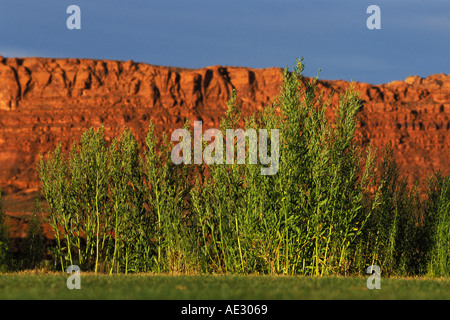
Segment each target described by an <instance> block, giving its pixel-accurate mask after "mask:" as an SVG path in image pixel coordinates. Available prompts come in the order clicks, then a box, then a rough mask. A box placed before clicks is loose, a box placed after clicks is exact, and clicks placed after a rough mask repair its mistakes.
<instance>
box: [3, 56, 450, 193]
mask: <svg viewBox="0 0 450 320" xmlns="http://www.w3.org/2000/svg"><path fill="white" fill-rule="evenodd" d="M281 71H282V70H281V69H279V68H269V69H250V68H243V67H222V66H213V67H207V68H203V69H198V70H193V69H180V68H171V67H159V66H152V65H148V64H144V63H135V62H133V61H127V62H120V61H106V60H85V59H46V58H24V59H17V58H10V59H6V58H1V57H0V83H1V85H0V186H2V187H3V188H4V190H5V191H6V192H7V193H8V192H9V193H11V192H14V190H24V189H29V188H36V187H37V186H38V185H39V179H38V177H37V174H36V170H35V169H36V164H37V161H38V159H39V155H40V153H43V154H45V153H46V152H48V151H50V150H52V149H54V147H55V146H56V145H57V144H58V143H59V142H61V143H62V144H63V147H64V148H65V149H66V150H68V149H69V148H70V146H71V145H72V142H73V141H74V140H79V138H80V135H81V134H82V132H83V131H84V130H85V129H87V128H89V127H91V126H99V125H100V124H102V123H103V124H104V126H105V129H106V133H107V135H108V136H110V137H111V136H116V135H119V134H120V132H121V131H122V128H123V126H127V127H129V128H131V129H132V130H133V132H134V133H135V135H136V136H137V138H138V139H139V140H140V141H141V142H143V141H144V137H145V134H146V133H147V127H148V124H149V120H150V119H152V120H153V122H154V123H155V125H156V127H157V132H158V133H161V132H163V131H164V132H166V134H168V135H170V134H171V132H172V130H174V129H176V128H180V127H182V126H183V124H184V121H185V119H186V118H189V119H190V120H191V123H192V121H193V120H196V119H201V120H203V128H204V129H206V128H208V127H218V124H219V120H220V118H221V117H222V116H223V115H224V111H225V110H226V104H225V103H226V101H227V99H228V96H229V94H230V92H231V90H232V89H233V88H235V89H237V91H238V98H239V101H240V104H241V107H242V112H243V114H244V115H245V114H247V115H248V114H250V113H252V112H254V111H256V110H262V108H263V107H264V106H265V105H267V103H268V102H269V101H271V100H272V99H273V98H274V97H275V96H276V95H277V94H278V93H279V88H280V86H281V84H282V83H281V79H282V78H281ZM319 86H320V89H321V90H323V91H324V92H325V93H326V94H331V92H333V91H334V92H335V94H334V96H333V101H334V102H335V103H336V102H337V101H338V99H339V96H338V94H339V93H342V92H344V91H345V90H346V89H347V88H348V87H349V83H348V82H345V81H326V80H321V81H319ZM355 88H356V90H357V91H358V92H359V93H360V95H361V98H362V99H363V100H364V106H363V110H362V113H361V115H360V119H361V123H360V127H359V129H358V134H359V135H360V136H362V137H363V140H364V141H365V142H369V141H371V142H372V143H373V144H374V145H375V146H376V147H378V148H381V147H383V146H384V145H385V144H386V143H387V142H389V141H391V142H392V144H393V146H394V149H395V153H396V156H397V159H398V162H399V164H400V166H401V170H402V174H403V175H406V176H408V177H410V179H411V181H413V180H414V179H418V178H423V177H426V176H427V175H428V174H431V173H433V172H434V171H436V170H438V169H441V171H442V172H443V173H445V174H449V173H450V163H449V159H450V148H449V139H446V136H447V134H448V133H449V132H450V119H449V116H450V76H449V75H444V74H437V75H432V76H429V77H428V78H421V77H417V76H415V77H408V78H407V79H405V81H394V82H392V83H388V84H383V85H371V84H366V83H355Z"/></svg>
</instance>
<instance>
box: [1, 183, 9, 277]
mask: <svg viewBox="0 0 450 320" xmlns="http://www.w3.org/2000/svg"><path fill="white" fill-rule="evenodd" d="M10 268H11V252H10V239H9V235H8V228H7V227H6V226H5V222H4V212H3V201H2V190H1V189H0V273H1V272H6V271H8V270H9V269H10Z"/></svg>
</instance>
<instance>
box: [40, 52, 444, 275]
mask: <svg viewBox="0 0 450 320" xmlns="http://www.w3.org/2000/svg"><path fill="white" fill-rule="evenodd" d="M303 69H304V65H303V61H302V60H298V61H297V62H296V65H295V68H294V70H293V72H289V71H288V68H286V69H285V70H284V71H283V85H282V87H281V90H280V94H279V95H278V97H277V98H276V99H275V100H274V101H273V102H272V103H270V104H268V105H267V107H266V108H265V109H264V110H263V112H262V113H261V114H254V115H251V116H249V117H247V118H245V119H242V118H241V114H240V110H239V106H238V105H237V93H236V91H235V90H233V91H232V92H231V94H230V99H229V101H228V102H227V107H228V109H227V112H226V115H225V117H224V118H223V119H222V121H221V124H220V130H221V132H222V136H223V137H226V130H227V129H232V130H237V129H239V126H240V125H242V124H244V127H245V130H246V131H247V130H249V129H255V130H258V129H266V130H267V132H268V141H270V142H269V143H268V145H267V150H265V151H267V153H268V154H273V155H275V156H276V158H277V159H279V163H278V167H277V173H276V174H274V175H262V174H261V169H263V168H266V167H267V165H266V164H265V162H264V161H261V158H260V159H259V160H257V161H256V162H257V163H256V164H254V163H251V162H250V159H252V160H254V159H255V158H256V159H257V154H256V152H257V151H256V150H255V149H254V148H250V143H251V141H250V139H249V137H248V136H247V137H246V138H244V141H243V142H244V144H245V146H246V149H247V151H248V152H246V155H245V164H238V163H226V157H222V162H220V161H219V160H217V159H219V157H218V158H217V159H216V160H217V161H216V162H215V163H213V164H211V165H206V164H205V163H203V164H186V163H185V164H180V165H176V164H174V163H173V161H172V159H171V150H172V149H173V145H172V142H171V141H169V139H168V138H167V136H165V135H163V136H162V139H160V140H158V139H157V138H156V137H155V127H154V125H153V123H150V125H149V131H148V134H147V137H146V139H145V146H144V148H143V149H142V150H141V148H140V146H139V144H138V143H137V141H136V139H135V138H134V136H133V134H132V133H131V131H129V130H127V129H125V130H124V131H123V132H122V134H121V136H120V137H119V138H118V139H117V138H114V139H113V140H112V142H111V143H107V140H106V138H105V133H104V128H103V127H101V128H100V129H98V130H97V131H95V130H94V129H93V128H91V129H89V130H87V131H86V132H85V133H84V134H83V136H82V138H81V142H80V144H79V145H77V144H76V143H74V145H73V147H72V149H71V150H70V152H69V154H68V155H64V154H63V153H62V149H61V146H58V147H57V148H56V149H55V151H53V152H51V153H49V155H48V156H47V157H46V158H44V157H41V161H40V165H39V173H40V176H41V180H42V183H43V191H44V194H45V197H46V200H47V204H48V212H47V215H48V221H49V223H50V226H51V227H52V229H53V231H54V233H55V237H56V245H55V247H54V248H52V249H51V252H52V254H53V256H54V259H55V266H57V267H59V268H62V269H63V270H64V269H65V268H66V267H67V266H68V265H69V264H78V265H80V266H81V267H82V269H83V270H93V271H95V272H109V273H113V272H117V273H118V272H124V273H129V272H157V273H167V272H184V273H196V272H197V273H242V274H253V273H261V274H304V275H314V276H322V275H328V274H361V273H363V272H364V271H365V268H366V267H367V266H368V265H371V264H377V265H379V266H380V267H381V269H382V272H383V273H385V274H398V275H414V274H423V273H424V272H425V271H426V270H428V272H429V273H430V274H432V275H447V274H448V270H449V269H448V268H449V267H448V257H449V254H448V241H449V233H448V232H449V211H448V210H449V199H450V195H449V193H450V183H449V178H441V177H440V176H437V177H436V178H435V179H432V180H431V181H430V188H429V190H430V191H429V192H428V200H422V199H421V197H420V194H419V188H418V187H417V186H416V187H413V188H408V182H407V180H405V179H400V174H399V169H398V166H397V164H396V162H395V159H394V156H393V152H392V148H390V146H388V147H387V148H386V149H385V151H384V155H383V159H382V161H381V164H380V166H379V167H378V169H379V170H378V172H377V171H376V167H375V159H376V152H375V151H374V150H373V149H372V148H371V146H368V147H366V148H363V146H362V145H361V144H360V143H359V142H358V141H357V139H356V138H355V131H356V126H357V121H358V113H359V110H360V109H361V100H360V99H359V98H358V95H357V93H356V92H355V91H354V89H353V87H350V88H349V90H347V91H346V92H345V93H344V94H342V95H341V97H340V101H339V104H338V105H337V106H334V108H335V114H334V118H332V119H330V118H329V117H327V116H326V110H327V108H329V107H330V106H331V103H330V101H329V100H325V99H324V97H323V94H322V93H320V92H319V91H318V86H317V77H316V78H313V79H311V80H306V79H304V78H303V76H302V72H303ZM184 128H185V129H187V130H189V131H190V132H191V133H192V131H193V130H192V128H191V126H190V124H189V122H186V124H185V127H184ZM272 129H276V130H278V132H279V141H278V142H279V144H278V146H279V148H275V144H274V143H276V141H275V140H272V137H276V136H272V134H276V133H275V131H274V132H273V133H272V131H271V130H272ZM191 136H192V134H191ZM258 142H259V143H261V141H258ZM238 143H239V142H238V141H235V139H234V137H233V140H232V141H227V140H226V141H225V143H224V144H223V146H222V147H223V150H220V149H219V145H217V146H216V149H215V153H214V154H213V155H212V156H213V157H215V156H216V155H218V154H217V153H218V152H220V151H222V154H223V155H224V154H226V153H225V151H226V145H227V144H229V145H233V146H234V153H233V157H235V158H236V157H237V153H238ZM258 145H259V146H260V148H261V144H258ZM205 147H206V143H204V144H203V148H205ZM208 147H209V146H208ZM260 152H261V150H260Z"/></svg>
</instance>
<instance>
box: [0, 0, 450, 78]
mask: <svg viewBox="0 0 450 320" xmlns="http://www.w3.org/2000/svg"><path fill="white" fill-rule="evenodd" d="M72 4H74V5H78V6H79V7H80V8H81V30H68V29H67V27H66V20H67V18H68V17H69V14H67V13H66V9H67V7H68V6H69V5H72ZM372 4H375V5H378V6H379V7H380V9H381V29H380V30H369V29H368V28H367V27H366V20H367V18H369V16H370V14H367V13H366V10H367V7H368V6H369V5H372ZM0 55H3V56H6V57H12V56H18V57H19V56H20V57H29V56H40V57H56V58H66V57H77V58H94V59H117V60H130V59H131V60H134V61H137V62H146V63H149V64H154V65H166V66H178V67H186V68H202V67H206V66H211V65H227V66H246V67H254V68H265V67H285V66H287V65H289V66H291V67H292V66H293V64H294V62H295V59H296V58H299V57H304V62H305V64H306V69H305V74H306V75H307V76H314V75H316V74H317V71H318V69H319V68H321V69H322V72H321V73H320V78H322V79H344V80H352V79H353V80H355V81H364V82H369V83H375V84H378V83H386V82H390V81H393V80H402V79H404V78H406V77H407V76H409V75H420V76H428V75H430V74H434V73H446V74H447V73H449V71H450V70H449V69H450V0H371V1H365V0H352V1H350V0H314V1H313V0H307V1H299V0H129V1H125V0H121V1H119V0H72V1H66V0H52V1H50V0H40V1H36V0H0Z"/></svg>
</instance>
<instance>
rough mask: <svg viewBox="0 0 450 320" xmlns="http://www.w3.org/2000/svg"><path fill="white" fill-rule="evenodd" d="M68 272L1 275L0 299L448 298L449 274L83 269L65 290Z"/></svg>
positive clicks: (449, 290) (449, 297) (449, 289)
mask: <svg viewBox="0 0 450 320" xmlns="http://www.w3.org/2000/svg"><path fill="white" fill-rule="evenodd" d="M67 278H68V275H65V274H62V273H61V274H57V273H55V274H31V273H10V274H5V275H0V299H2V300H5V299H26V300H34V299H40V300H41V299H42V300H47V299H48V300H52V299H62V300H64V299H88V300H90V299H100V300H109V299H150V300H159V299H163V300H210V299H214V300H303V299H326V300H329V299H330V300H331V299H333V300H334V299H338V300H342V299H346V300H347V299H349V300H350V299H368V300H373V299H375V300H376V299H388V300H391V299H403V300H407V299H414V300H416V299H433V300H438V299H445V300H447V299H450V279H426V278H381V289H380V290H376V289H374V290H369V289H367V287H366V280H367V278H366V277H323V278H314V277H304V276H294V277H287V276H286V277H285V276H213V275H211V276H165V275H164V276H163V275H113V276H108V275H94V274H81V290H69V289H68V288H67V287H66V280H67Z"/></svg>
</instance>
